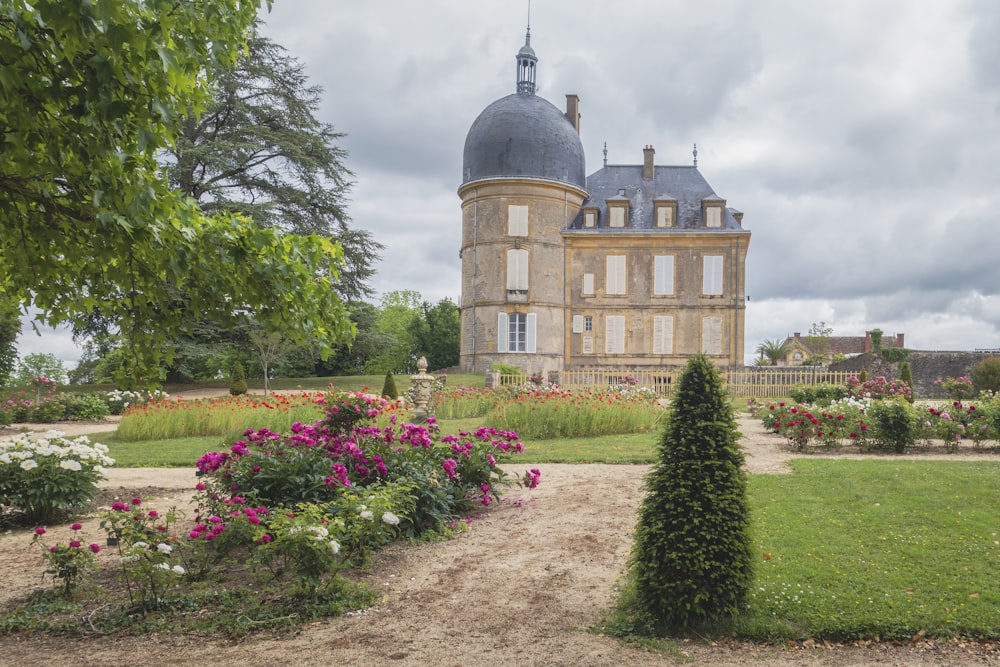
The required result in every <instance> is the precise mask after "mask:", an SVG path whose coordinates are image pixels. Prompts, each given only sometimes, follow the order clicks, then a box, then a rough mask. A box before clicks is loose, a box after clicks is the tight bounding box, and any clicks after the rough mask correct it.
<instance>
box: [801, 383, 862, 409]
mask: <svg viewBox="0 0 1000 667" xmlns="http://www.w3.org/2000/svg"><path fill="white" fill-rule="evenodd" d="M788 395H789V396H790V397H791V399H792V400H793V401H795V402H796V403H809V404H813V405H829V404H830V403H831V402H833V401H837V400H840V399H841V398H844V397H845V396H847V395H848V391H847V388H846V387H844V386H843V385H839V384H829V383H822V384H814V385H798V386H795V387H792V389H791V390H789V392H788Z"/></svg>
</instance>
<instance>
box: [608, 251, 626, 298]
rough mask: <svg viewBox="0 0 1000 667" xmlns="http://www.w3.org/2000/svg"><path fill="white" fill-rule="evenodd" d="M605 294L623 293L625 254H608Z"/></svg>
mask: <svg viewBox="0 0 1000 667" xmlns="http://www.w3.org/2000/svg"><path fill="white" fill-rule="evenodd" d="M604 293H605V294H625V255H608V258H607V271H606V276H605V278H604Z"/></svg>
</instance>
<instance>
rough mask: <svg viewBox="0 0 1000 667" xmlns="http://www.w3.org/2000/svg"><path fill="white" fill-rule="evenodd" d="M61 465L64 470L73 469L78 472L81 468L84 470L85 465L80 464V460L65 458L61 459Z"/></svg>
mask: <svg viewBox="0 0 1000 667" xmlns="http://www.w3.org/2000/svg"><path fill="white" fill-rule="evenodd" d="M59 467H60V468H62V469H64V470H72V471H73V472H78V471H80V470H83V466H82V465H80V462H79V461H75V460H73V459H65V460H64V461H60V462H59Z"/></svg>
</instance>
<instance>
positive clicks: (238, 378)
mask: <svg viewBox="0 0 1000 667" xmlns="http://www.w3.org/2000/svg"><path fill="white" fill-rule="evenodd" d="M229 393H230V394H231V395H232V396H242V395H243V394H245V393H247V376H246V373H245V372H244V370H243V364H241V363H240V362H238V361H237V362H236V363H235V364H233V376H232V379H231V380H230V382H229Z"/></svg>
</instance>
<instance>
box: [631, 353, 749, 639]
mask: <svg viewBox="0 0 1000 667" xmlns="http://www.w3.org/2000/svg"><path fill="white" fill-rule="evenodd" d="M739 438H740V435H739V431H738V429H737V427H736V421H735V420H734V418H733V411H732V407H731V405H730V403H729V398H728V396H727V395H726V392H725V390H724V388H723V381H722V377H721V376H720V374H719V372H718V371H717V370H716V369H715V367H714V366H713V365H712V362H711V360H710V359H709V358H708V357H707V356H705V355H704V354H699V355H695V356H693V357H691V359H690V360H689V361H688V364H687V367H686V368H685V370H684V372H683V373H682V375H681V377H680V379H679V380H678V386H677V394H676V396H675V398H674V400H673V405H672V409H671V412H670V416H669V418H668V420H667V424H666V427H665V429H664V431H663V434H662V436H661V439H660V444H659V450H658V462H657V463H656V465H655V467H654V468H653V470H652V471H651V472H650V473H649V476H648V477H647V478H646V482H645V490H646V495H645V497H644V498H643V502H642V506H641V507H640V510H639V520H638V524H637V527H636V533H635V545H634V547H633V551H632V558H631V563H630V566H631V573H632V581H633V587H634V588H633V591H632V592H633V593H634V603H635V605H636V612H637V617H638V618H639V619H640V624H641V625H643V626H644V629H645V630H646V631H648V632H650V633H652V634H657V635H662V634H665V633H666V632H668V631H671V630H675V629H684V628H695V627H697V626H699V625H701V624H704V623H711V622H713V621H718V620H722V619H725V618H727V617H730V616H732V615H734V614H736V613H737V611H738V610H739V609H740V608H741V607H742V606H743V605H744V604H745V602H746V599H747V595H748V593H749V590H750V585H751V583H752V574H753V573H752V559H751V541H750V513H749V510H748V508H747V500H746V473H745V472H744V471H743V468H742V466H743V452H742V450H741V449H740V446H739Z"/></svg>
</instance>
